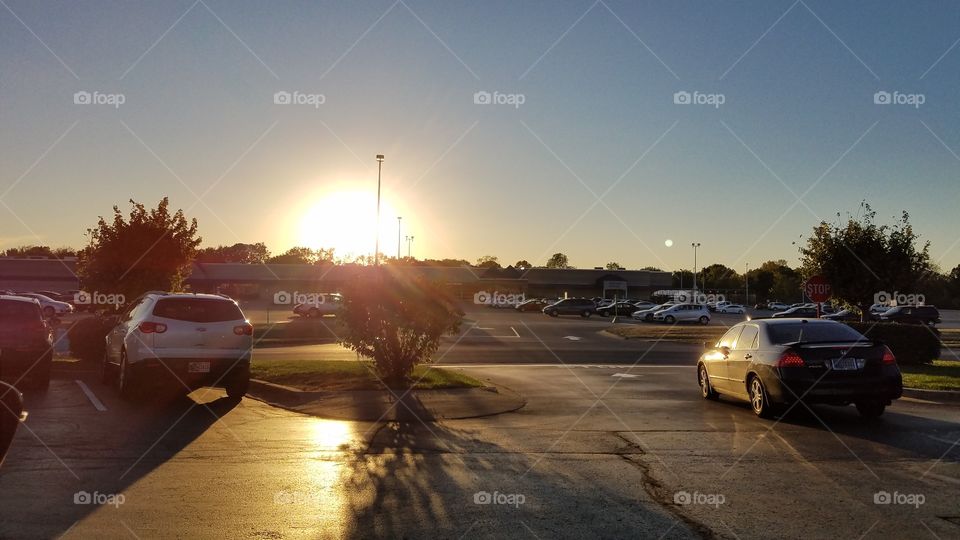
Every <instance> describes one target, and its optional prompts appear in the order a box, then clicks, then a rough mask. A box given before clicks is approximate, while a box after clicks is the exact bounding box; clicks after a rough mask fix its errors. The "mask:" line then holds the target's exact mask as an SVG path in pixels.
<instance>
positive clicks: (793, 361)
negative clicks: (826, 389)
mask: <svg viewBox="0 0 960 540" xmlns="http://www.w3.org/2000/svg"><path fill="white" fill-rule="evenodd" d="M805 365H806V363H804V361H803V358H801V357H800V355H799V354H798V353H797V351H794V350H791V349H788V350H786V351H784V352H783V354H781V355H780V360H777V367H803V366H805Z"/></svg>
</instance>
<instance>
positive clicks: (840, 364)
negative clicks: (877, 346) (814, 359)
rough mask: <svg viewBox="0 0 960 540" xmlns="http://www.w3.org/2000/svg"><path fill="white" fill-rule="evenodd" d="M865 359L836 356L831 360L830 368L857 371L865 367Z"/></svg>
mask: <svg viewBox="0 0 960 540" xmlns="http://www.w3.org/2000/svg"><path fill="white" fill-rule="evenodd" d="M864 364H865V361H864V359H863V358H834V359H832V360H830V369H835V370H837V371H855V370H858V369H863V366H864Z"/></svg>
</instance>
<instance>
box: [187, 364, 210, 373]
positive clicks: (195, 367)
mask: <svg viewBox="0 0 960 540" xmlns="http://www.w3.org/2000/svg"><path fill="white" fill-rule="evenodd" d="M187 373H210V362H190V363H189V364H187Z"/></svg>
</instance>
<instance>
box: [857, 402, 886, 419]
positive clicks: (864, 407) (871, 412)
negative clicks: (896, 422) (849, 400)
mask: <svg viewBox="0 0 960 540" xmlns="http://www.w3.org/2000/svg"><path fill="white" fill-rule="evenodd" d="M856 406H857V412H859V413H860V416H862V417H864V418H877V417H879V416H880V415H881V414H883V411H884V409H886V408H887V406H886V405H884V404H883V402H882V401H879V400H876V401H858V402H857V403H856Z"/></svg>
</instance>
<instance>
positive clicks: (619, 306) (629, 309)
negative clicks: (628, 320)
mask: <svg viewBox="0 0 960 540" xmlns="http://www.w3.org/2000/svg"><path fill="white" fill-rule="evenodd" d="M635 311H637V305H636V304H635V303H634V302H628V301H626V300H622V301H620V302H617V303H616V304H610V305H607V306H603V307H598V308H597V314H599V315H602V316H604V317H609V316H611V315H633V312H635Z"/></svg>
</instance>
